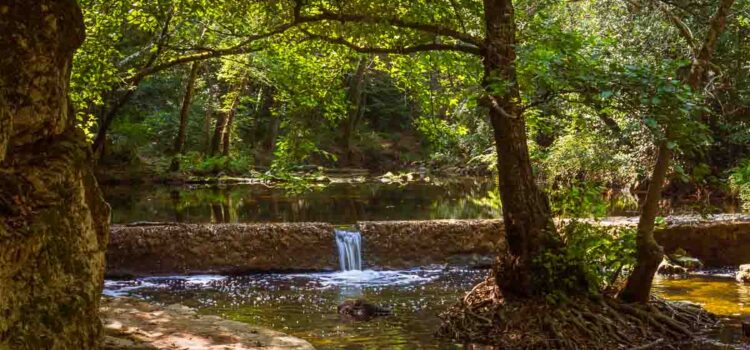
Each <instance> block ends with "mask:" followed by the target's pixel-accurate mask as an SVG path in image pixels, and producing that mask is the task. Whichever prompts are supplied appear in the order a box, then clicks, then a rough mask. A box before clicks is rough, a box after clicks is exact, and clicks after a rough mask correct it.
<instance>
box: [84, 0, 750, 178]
mask: <svg viewBox="0 0 750 350" xmlns="http://www.w3.org/2000/svg"><path fill="white" fill-rule="evenodd" d="M415 3H416V4H419V2H415ZM82 6H83V8H84V11H85V20H86V24H87V34H88V40H87V41H86V43H85V44H84V46H83V48H82V49H81V50H80V51H79V53H78V54H77V55H76V61H75V68H74V74H73V80H72V90H73V100H74V102H75V105H76V107H77V111H78V119H79V122H80V125H81V127H82V128H83V129H85V130H87V131H88V132H89V134H90V135H91V137H92V138H93V135H94V134H96V132H97V130H98V129H101V128H100V126H101V125H102V124H104V120H105V119H107V118H111V119H112V121H111V126H110V127H109V130H106V131H108V134H107V136H106V138H105V140H106V142H103V146H106V147H102V148H103V149H104V150H105V151H106V152H105V153H104V154H103V155H102V158H103V162H104V163H107V161H114V162H122V161H125V162H128V163H131V164H141V165H142V166H143V167H145V168H149V169H150V170H153V171H156V172H162V171H165V170H166V169H167V168H168V167H169V164H170V161H169V159H171V157H173V153H174V148H173V146H172V142H170V140H172V139H173V138H175V137H176V135H177V134H178V131H179V130H178V129H179V128H180V123H179V120H180V117H179V115H180V109H181V104H182V102H183V97H184V96H183V95H184V90H185V86H186V84H188V81H187V80H189V78H190V74H189V73H190V71H191V65H192V63H195V64H197V65H199V67H198V73H197V77H195V78H194V79H195V80H196V83H195V86H196V88H195V90H196V91H195V94H194V96H192V98H191V99H190V101H187V103H188V104H189V108H188V109H187V125H186V131H185V134H186V142H185V145H186V146H185V150H184V152H180V153H185V154H186V155H185V156H182V157H187V159H186V162H187V164H188V165H189V166H188V167H187V168H184V169H183V170H187V171H189V172H196V173H199V174H205V173H214V174H215V173H219V172H222V171H223V172H229V173H235V174H237V175H247V174H249V170H251V169H252V168H253V166H256V167H257V166H260V168H259V169H261V170H264V168H263V167H271V168H272V169H275V170H277V171H282V170H292V169H295V168H296V167H298V166H299V165H303V164H313V165H321V166H326V167H365V168H370V169H375V170H382V171H386V170H393V169H398V168H402V167H416V166H417V165H419V164H422V165H427V166H429V167H432V168H433V169H443V170H448V171H451V172H456V171H465V172H477V171H479V172H485V171H491V170H493V168H494V167H495V166H496V161H495V153H494V147H493V145H492V142H491V140H492V138H491V136H490V135H491V127H490V125H489V121H488V120H487V119H486V113H485V112H483V109H484V108H485V107H483V104H482V103H481V89H479V85H480V83H481V81H480V80H481V72H482V67H481V64H480V62H479V61H478V60H477V59H476V58H475V57H473V56H471V55H466V54H465V53H463V52H457V51H450V50H448V51H441V50H438V51H431V50H430V51H424V52H418V51H415V53H413V54H409V55H387V54H385V53H377V52H373V53H359V52H357V51H358V50H356V46H363V47H364V46H373V47H374V46H382V47H388V46H390V47H402V46H405V45H407V44H408V43H410V42H413V41H417V42H419V41H426V42H430V41H432V42H433V43H442V42H441V41H440V40H447V39H445V38H443V37H438V36H436V35H433V36H432V37H429V35H428V37H425V35H426V34H424V33H423V32H419V31H417V30H404V29H403V28H400V27H393V26H390V27H389V26H385V25H382V26H381V25H376V24H372V25H364V26H363V25H358V24H356V23H351V22H345V21H342V22H340V23H338V24H336V22H320V23H319V22H311V23H310V24H306V25H298V26H291V25H289V26H287V25H286V24H290V23H294V19H293V15H294V9H293V8H294V6H295V3H294V2H288V3H287V2H277V3H273V4H265V3H257V4H245V3H243V2H233V1H222V2H219V3H211V4H208V3H206V2H203V1H197V0H165V1H158V2H155V3H153V2H132V1H127V2H125V1H98V0H87V1H83V2H82ZM336 6H339V7H336ZM398 6H400V5H396V4H393V5H391V4H388V5H386V4H383V3H379V2H365V1H363V2H359V3H351V4H347V5H343V4H335V5H334V4H333V3H331V4H328V3H325V2H320V3H318V4H306V6H305V7H304V9H305V10H304V11H307V12H308V13H307V14H309V15H315V14H319V13H320V11H322V10H321V9H327V10H326V11H328V10H331V11H339V12H341V13H345V12H346V10H352V11H355V10H356V11H361V10H362V9H363V8H369V9H371V10H372V11H381V12H383V13H388V11H396V7H398ZM416 6H422V5H416ZM424 6H428V7H425V8H423V9H421V10H419V9H415V8H412V9H411V10H412V11H410V12H409V14H410V15H409V16H426V17H425V18H430V19H431V20H432V19H434V20H437V21H442V22H444V24H446V26H456V27H458V28H462V29H463V31H465V32H468V33H474V34H479V33H481V32H482V29H481V23H480V22H478V20H479V17H478V14H479V12H478V11H480V8H479V6H478V5H476V4H475V3H474V2H473V1H465V2H462V3H461V4H457V3H455V2H447V3H445V4H443V3H441V4H440V5H439V6H438V5H435V4H433V5H424ZM713 6H714V4H713V3H712V2H711V1H704V2H697V3H694V4H693V3H691V4H682V3H667V2H663V3H662V2H658V1H657V2H647V1H642V2H638V1H631V2H616V1H582V2H575V3H569V2H562V1H546V2H542V3H538V2H526V1H518V2H517V4H516V7H517V12H518V13H517V17H518V18H517V22H518V27H519V41H520V46H519V48H518V55H519V57H518V61H517V64H518V74H519V78H518V79H519V85H520V87H521V94H522V96H521V98H522V100H523V102H524V105H525V106H526V107H524V108H525V115H526V118H527V124H528V133H529V138H530V139H531V140H533V143H532V144H531V145H530V147H531V152H532V158H533V160H534V162H535V164H536V167H537V168H536V171H537V172H538V173H539V174H540V176H541V179H543V181H544V182H545V183H546V186H547V187H549V188H550V189H552V190H554V189H555V188H561V187H562V188H566V187H570V186H572V187H573V188H577V187H581V186H582V184H586V186H584V187H586V188H587V189H588V190H590V189H602V188H630V189H639V188H643V187H642V186H643V184H644V182H643V181H644V180H645V179H646V178H647V175H648V171H649V169H650V166H651V164H653V159H654V154H655V145H656V144H657V141H658V139H661V138H663V137H669V139H670V141H669V142H670V148H673V149H674V150H676V151H677V152H678V163H677V164H675V166H674V170H675V172H674V173H673V174H674V175H673V176H672V179H673V182H672V187H671V188H672V189H673V190H675V191H681V190H682V189H683V188H688V189H689V191H695V190H700V189H711V190H713V191H715V190H720V191H725V190H727V189H729V188H728V187H727V186H726V184H728V182H727V181H726V180H727V179H728V174H729V173H730V171H729V169H732V168H733V167H735V166H736V165H737V164H740V163H741V162H742V160H743V159H746V158H748V157H750V150H749V147H748V144H749V142H748V141H749V140H750V124H749V123H750V110H748V109H747V105H748V104H749V102H748V101H750V73H748V70H750V69H749V68H748V66H747V64H748V63H747V62H748V59H749V56H748V52H750V50H749V49H750V40H749V39H748V37H750V35H748V34H750V20H748V18H749V17H750V15H749V14H748V3H747V1H740V2H739V4H738V6H735V8H736V10H735V12H734V13H735V15H733V16H731V17H730V19H729V21H730V23H729V24H728V26H727V30H726V32H725V33H724V34H723V35H722V36H721V37H720V38H719V42H718V48H717V50H718V52H717V53H716V57H715V60H714V62H713V63H712V64H713V66H712V70H711V72H710V74H711V77H710V83H709V85H708V86H707V87H706V91H692V90H691V89H690V88H689V87H685V86H684V85H682V84H681V82H680V79H681V78H680V76H681V74H684V70H685V69H686V68H685V67H687V64H689V62H690V48H691V47H692V46H694V45H696V41H697V39H692V42H691V39H690V38H689V37H686V36H685V35H687V34H686V33H689V34H690V35H694V36H695V37H696V38H698V37H699V36H700V35H701V34H702V33H704V32H705V31H706V30H707V28H706V24H707V23H708V19H707V16H708V14H710V13H711V9H712V8H713ZM308 8H309V9H308ZM229 11H231V12H232V13H235V14H247V16H239V15H235V16H223V15H222V14H223V13H227V12H229ZM420 13H421V15H417V14H420ZM303 14H304V13H303ZM407 19H410V20H414V21H415V22H416V21H418V20H422V18H418V17H414V18H408V17H407ZM684 29H686V30H687V32H685V31H684ZM346 38H349V39H346ZM446 43H447V41H446ZM197 56H200V59H199V60H198V59H195V57H197ZM193 59H195V60H193ZM229 114H232V115H233V117H232V118H229V119H232V120H231V121H230V122H229V123H227V121H226V119H227V115H229ZM224 124H226V125H224ZM665 128H668V129H669V135H668V136H667V135H665V134H664V131H665V130H667V129H665ZM225 135H226V136H225ZM213 138H222V139H225V140H227V141H226V142H223V140H221V142H220V141H217V140H213V141H212V139H213ZM212 142H213V143H215V144H216V145H214V146H212ZM224 144H227V145H226V146H225V145H224ZM212 147H213V150H212ZM223 148H227V150H226V152H222V155H218V153H219V152H218V151H217V150H220V149H223ZM100 150H101V149H100ZM217 157H219V158H217ZM222 157H223V158H222ZM738 169H739V168H738ZM737 177H738V176H735V177H734V178H737ZM732 186H733V187H732V188H734V189H737V188H740V187H741V186H739V185H737V180H735V181H734V182H732ZM740 192H741V191H740Z"/></svg>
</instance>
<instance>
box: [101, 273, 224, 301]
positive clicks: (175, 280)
mask: <svg viewBox="0 0 750 350" xmlns="http://www.w3.org/2000/svg"><path fill="white" fill-rule="evenodd" d="M225 279H227V276H219V275H194V276H163V277H144V278H138V279H134V280H105V281H104V290H103V291H102V294H104V295H106V296H110V297H122V296H127V295H129V294H130V293H132V292H134V291H137V290H139V289H145V288H174V287H178V286H181V287H202V286H207V285H209V284H211V283H213V282H216V281H221V280H225Z"/></svg>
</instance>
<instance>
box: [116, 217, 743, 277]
mask: <svg viewBox="0 0 750 350" xmlns="http://www.w3.org/2000/svg"><path fill="white" fill-rule="evenodd" d="M677 219H678V218H673V219H670V225H669V227H668V228H666V229H663V230H660V231H657V232H656V237H657V240H658V241H659V243H660V244H662V245H664V248H665V251H666V252H668V253H671V252H673V251H674V250H676V249H677V248H682V249H684V250H686V251H687V252H688V253H689V254H690V255H692V256H694V257H697V258H699V259H701V260H702V261H704V263H705V265H706V267H722V266H738V265H740V264H743V263H750V221H748V220H734V219H732V218H731V217H728V218H727V217H724V218H714V219H713V221H708V222H705V221H703V222H701V221H694V220H692V221H691V220H681V219H680V220H677ZM602 224H605V225H633V224H634V221H633V220H631V219H624V218H610V219H607V220H604V221H602ZM357 227H358V229H359V230H360V232H361V233H362V255H363V262H364V265H365V267H366V268H385V269H401V268H411V267H417V266H425V265H430V264H455V265H468V266H488V265H489V264H491V262H492V258H493V257H494V256H495V255H496V254H497V252H501V251H503V250H504V247H505V240H504V239H503V223H502V221H501V220H430V221H366V222H360V223H358V224H357ZM110 241H111V242H110V245H109V252H108V255H107V264H108V268H107V271H108V275H110V276H117V275H167V274H197V273H221V274H238V273H246V272H265V271H306V270H316V271H321V270H322V271H325V270H336V269H338V255H337V254H336V243H335V237H334V227H333V226H332V225H330V224H325V223H283V224H279V223H263V224H159V225H140V226H139V225H134V226H122V225H115V226H113V227H112V230H111V239H110Z"/></svg>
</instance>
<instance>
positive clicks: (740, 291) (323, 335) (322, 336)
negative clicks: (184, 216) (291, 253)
mask: <svg viewBox="0 0 750 350" xmlns="http://www.w3.org/2000/svg"><path fill="white" fill-rule="evenodd" d="M722 273H723V275H719V276H716V275H710V274H705V275H697V276H691V277H688V278H682V279H668V278H661V277H658V278H657V279H656V280H655V283H654V291H655V292H656V293H657V294H660V295H661V296H663V297H665V298H667V299H671V300H688V301H692V302H696V303H700V304H703V306H704V307H706V308H707V309H708V310H709V311H711V312H714V313H717V314H720V315H725V316H730V317H731V316H736V315H750V307H749V306H748V305H750V286H746V285H742V284H737V283H736V282H735V281H734V280H733V279H732V278H731V273H730V272H727V271H723V272H722ZM486 275H487V271H481V270H479V271H478V270H460V269H451V270H442V269H439V268H424V269H412V270H400V271H374V270H364V271H346V272H330V273H309V274H258V275H248V276H231V277H230V276H216V275H204V276H169V277H150V278H143V279H138V280H131V281H107V282H106V283H105V294H108V295H134V296H138V297H141V298H144V299H147V300H150V301H153V302H157V303H161V304H172V303H182V304H186V305H188V306H191V307H195V308H197V309H198V310H199V312H200V313H203V314H215V315H221V316H223V317H226V318H230V319H234V320H238V321H242V322H247V323H250V324H258V325H263V326H266V327H270V328H273V329H277V330H280V331H284V332H287V333H289V334H292V335H294V336H297V337H300V338H303V339H306V340H308V341H310V342H311V343H312V344H313V345H314V346H315V347H316V348H317V349H321V350H325V349H392V348H402V349H457V348H462V346H460V345H457V344H453V343H451V342H445V341H440V340H437V339H435V338H434V337H433V332H434V331H435V329H437V327H438V326H439V323H440V320H439V318H438V317H437V315H438V314H439V313H440V312H442V311H444V310H445V309H446V308H447V307H448V306H449V305H451V304H453V303H455V302H456V301H457V300H458V298H460V297H461V296H463V294H464V293H465V292H466V291H467V290H469V289H470V288H471V287H472V286H473V285H475V284H476V283H478V282H480V281H481V280H482V279H483V278H484V277H485V276H486ZM347 298H365V299H367V300H369V301H371V302H374V303H376V304H380V305H383V306H386V307H389V308H391V309H392V310H393V311H394V316H391V317H384V318H377V319H375V320H373V321H370V322H346V321H344V320H341V319H340V318H339V317H338V315H337V314H336V306H337V305H338V304H339V303H340V302H341V301H343V300H344V299H347ZM733 319H734V320H737V319H738V318H737V317H734V318H733ZM733 332H734V333H733V334H730V335H729V336H728V337H724V336H720V338H722V341H724V340H725V339H729V340H730V341H731V340H732V339H734V340H736V335H737V332H736V330H735V331H733ZM732 342H733V341H732Z"/></svg>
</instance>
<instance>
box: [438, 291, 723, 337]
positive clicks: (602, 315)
mask: <svg viewBox="0 0 750 350" xmlns="http://www.w3.org/2000/svg"><path fill="white" fill-rule="evenodd" d="M442 318H443V325H442V326H441V328H440V330H439V331H438V335H439V336H442V337H448V338H452V339H455V340H459V341H464V342H472V343H481V344H490V345H499V346H501V348H502V349H682V348H689V347H690V345H691V344H692V343H693V341H694V339H695V337H696V336H698V335H701V334H704V333H706V332H708V331H710V330H713V329H714V328H715V327H716V326H717V325H718V322H719V321H718V319H717V318H716V317H715V316H713V315H711V314H709V313H708V312H706V311H704V310H703V309H702V308H700V307H698V306H695V305H692V304H687V303H672V302H667V301H664V300H660V299H654V300H652V302H651V303H649V304H648V305H640V304H626V303H622V302H620V301H619V300H616V299H614V298H612V297H608V296H594V297H585V298H578V299H573V300H566V301H564V302H562V303H560V305H554V306H553V305H549V304H548V303H546V302H544V301H543V300H523V301H521V300H517V301H516V300H506V299H503V298H502V295H501V293H500V290H499V288H498V287H497V286H496V285H495V283H494V280H492V279H488V280H486V281H485V282H483V283H481V284H479V285H477V286H476V287H474V289H472V290H471V292H469V293H468V294H467V295H466V296H465V297H464V298H463V299H462V300H461V301H460V302H459V303H457V304H456V305H454V306H452V307H451V308H450V309H449V310H448V311H446V312H445V313H444V314H443V315H442Z"/></svg>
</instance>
